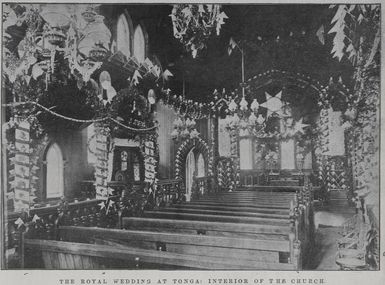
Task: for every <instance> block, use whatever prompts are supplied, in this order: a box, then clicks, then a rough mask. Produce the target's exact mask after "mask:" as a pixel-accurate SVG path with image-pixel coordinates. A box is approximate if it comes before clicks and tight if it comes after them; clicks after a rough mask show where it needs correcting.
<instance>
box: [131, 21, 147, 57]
mask: <svg viewBox="0 0 385 285" xmlns="http://www.w3.org/2000/svg"><path fill="white" fill-rule="evenodd" d="M133 54H134V56H135V57H136V59H137V60H138V61H139V62H140V63H141V62H144V60H145V58H146V39H145V37H144V32H143V29H142V27H141V26H140V25H138V26H137V27H136V28H135V32H134V52H133Z"/></svg>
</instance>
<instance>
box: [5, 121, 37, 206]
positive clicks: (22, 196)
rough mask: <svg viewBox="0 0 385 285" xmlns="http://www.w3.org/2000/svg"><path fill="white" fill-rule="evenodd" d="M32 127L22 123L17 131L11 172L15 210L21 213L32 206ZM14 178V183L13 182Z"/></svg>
mask: <svg viewBox="0 0 385 285" xmlns="http://www.w3.org/2000/svg"><path fill="white" fill-rule="evenodd" d="M29 129H30V125H29V123H28V122H25V121H22V122H20V123H19V124H18V125H17V127H16V130H15V138H16V140H15V149H16V153H15V156H14V157H13V163H12V164H13V169H12V170H11V171H10V174H11V175H10V182H9V183H10V185H11V189H13V192H14V210H15V211H16V212H21V211H23V210H26V209H29V204H30V199H31V197H30V182H31V181H30V179H31V177H32V173H30V170H31V169H30V137H29ZM11 177H13V178H14V179H13V181H12V180H11Z"/></svg>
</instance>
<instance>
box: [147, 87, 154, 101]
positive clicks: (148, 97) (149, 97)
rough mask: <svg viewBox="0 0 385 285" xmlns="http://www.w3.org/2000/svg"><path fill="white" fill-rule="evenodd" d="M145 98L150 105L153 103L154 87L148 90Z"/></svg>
mask: <svg viewBox="0 0 385 285" xmlns="http://www.w3.org/2000/svg"><path fill="white" fill-rule="evenodd" d="M147 99H148V102H149V103H150V104H151V105H153V104H155V102H156V95H155V91H154V89H150V90H148V94H147Z"/></svg>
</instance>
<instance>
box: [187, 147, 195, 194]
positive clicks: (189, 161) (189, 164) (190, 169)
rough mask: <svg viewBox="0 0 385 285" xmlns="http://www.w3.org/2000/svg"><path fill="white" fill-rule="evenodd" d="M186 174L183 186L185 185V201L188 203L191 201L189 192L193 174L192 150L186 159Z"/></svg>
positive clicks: (193, 158) (193, 160)
mask: <svg viewBox="0 0 385 285" xmlns="http://www.w3.org/2000/svg"><path fill="white" fill-rule="evenodd" d="M185 171H186V174H185V185H186V201H190V199H191V192H192V191H191V190H192V186H193V181H194V174H195V171H196V169H195V155H194V148H193V149H191V150H190V152H189V153H188V155H187V157H186V170H185Z"/></svg>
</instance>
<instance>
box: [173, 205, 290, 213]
mask: <svg viewBox="0 0 385 285" xmlns="http://www.w3.org/2000/svg"><path fill="white" fill-rule="evenodd" d="M172 207H173V208H176V209H202V210H205V209H206V210H213V211H230V212H232V213H236V212H247V213H267V214H269V213H272V214H281V215H286V214H287V215H289V213H290V209H282V208H278V209H274V208H266V207H263V208H259V207H239V206H237V205H228V206H220V205H204V204H202V205H201V204H191V203H185V204H175V205H173V206H172Z"/></svg>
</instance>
